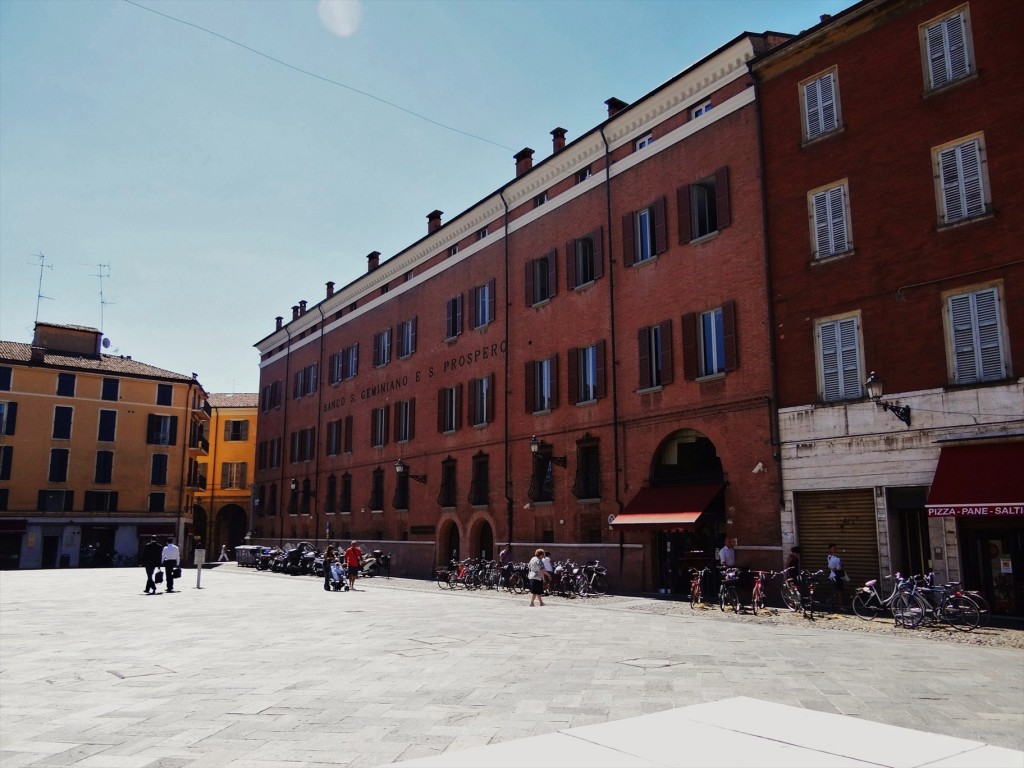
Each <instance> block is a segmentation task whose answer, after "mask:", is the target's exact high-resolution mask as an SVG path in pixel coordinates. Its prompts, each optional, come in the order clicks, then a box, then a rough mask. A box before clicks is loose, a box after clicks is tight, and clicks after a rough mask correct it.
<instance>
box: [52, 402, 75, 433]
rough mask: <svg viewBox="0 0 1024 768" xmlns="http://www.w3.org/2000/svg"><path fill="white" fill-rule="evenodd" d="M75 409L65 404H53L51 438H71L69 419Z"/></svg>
mask: <svg viewBox="0 0 1024 768" xmlns="http://www.w3.org/2000/svg"><path fill="white" fill-rule="evenodd" d="M74 413H75V409H74V408H72V407H70V406H67V405H58V406H54V409H53V435H52V437H53V439H54V440H70V439H71V419H72V417H73V415H74Z"/></svg>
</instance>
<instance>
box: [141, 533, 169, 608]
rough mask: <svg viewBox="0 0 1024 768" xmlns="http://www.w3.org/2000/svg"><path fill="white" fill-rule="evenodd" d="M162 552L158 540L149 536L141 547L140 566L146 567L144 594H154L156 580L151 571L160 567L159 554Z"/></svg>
mask: <svg viewBox="0 0 1024 768" xmlns="http://www.w3.org/2000/svg"><path fill="white" fill-rule="evenodd" d="M162 552H163V547H161V546H160V542H159V541H157V540H156V539H155V538H153V537H150V539H149V541H147V542H146V546H144V547H143V548H142V556H141V557H140V558H139V561H140V562H141V563H142V566H143V567H144V568H145V569H146V594H147V595H155V594H156V582H155V581H153V572H154V571H156V569H157V568H159V567H160V555H161V553H162Z"/></svg>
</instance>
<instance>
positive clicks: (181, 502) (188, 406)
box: [174, 376, 198, 556]
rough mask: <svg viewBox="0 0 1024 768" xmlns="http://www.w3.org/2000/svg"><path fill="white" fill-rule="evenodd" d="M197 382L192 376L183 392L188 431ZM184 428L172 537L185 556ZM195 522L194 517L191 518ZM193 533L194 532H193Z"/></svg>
mask: <svg viewBox="0 0 1024 768" xmlns="http://www.w3.org/2000/svg"><path fill="white" fill-rule="evenodd" d="M197 384H198V382H197V381H196V377H195V376H193V377H192V381H191V382H189V385H188V392H186V393H185V419H186V420H187V421H188V426H189V432H191V431H192V429H191V428H192V388H193V387H195V386H197ZM184 433H185V430H184V429H182V440H181V471H180V472H179V474H178V481H179V482H180V483H181V496H180V497H179V498H178V522H177V523H175V525H174V539H175V541H177V542H178V543H179V544H181V545H182V546H183V547H185V552H184V553H183V555H184V556H187V554H186V553H187V552H188V545H187V544H186V543H185V541H184V537H183V536H182V535H181V517H182V512H184V511H185V510H184V506H185V498H186V493H185V491H186V489H187V488H188V480H187V478H186V476H185V461H186V459H187V458H188V438H187V437H186V436H185V434H184ZM192 522H193V523H195V518H193V519H192ZM193 535H194V533H193Z"/></svg>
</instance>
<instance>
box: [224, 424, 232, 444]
mask: <svg viewBox="0 0 1024 768" xmlns="http://www.w3.org/2000/svg"><path fill="white" fill-rule="evenodd" d="M231 423H232V422H230V421H225V422H224V439H225V440H230V439H231Z"/></svg>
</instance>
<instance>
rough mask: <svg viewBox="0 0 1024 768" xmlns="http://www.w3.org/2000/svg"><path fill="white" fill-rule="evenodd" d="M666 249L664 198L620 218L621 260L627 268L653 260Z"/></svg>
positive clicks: (666, 231) (666, 232) (666, 234)
mask: <svg viewBox="0 0 1024 768" xmlns="http://www.w3.org/2000/svg"><path fill="white" fill-rule="evenodd" d="M667 249H668V230H667V229H666V227H665V198H664V197H659V198H658V199H657V200H655V201H654V202H653V203H651V204H650V205H649V206H647V207H646V208H643V209H642V210H639V211H635V212H632V213H627V214H625V215H624V216H623V217H622V260H623V263H624V264H625V265H626V266H627V267H629V266H632V265H633V264H636V263H639V262H642V261H648V260H650V259H653V258H654V257H655V256H657V255H658V254H659V253H663V252H664V251H665V250H667Z"/></svg>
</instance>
